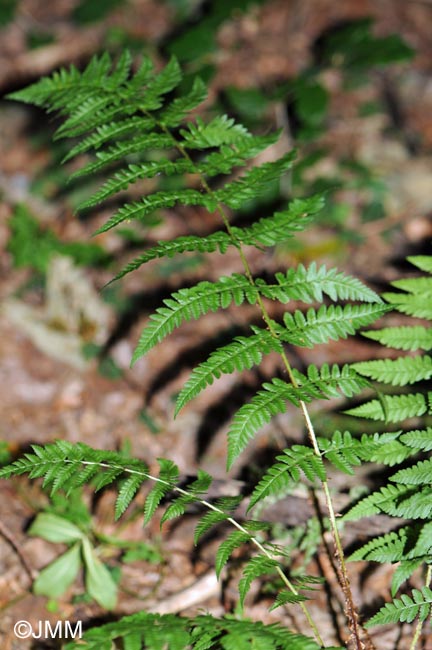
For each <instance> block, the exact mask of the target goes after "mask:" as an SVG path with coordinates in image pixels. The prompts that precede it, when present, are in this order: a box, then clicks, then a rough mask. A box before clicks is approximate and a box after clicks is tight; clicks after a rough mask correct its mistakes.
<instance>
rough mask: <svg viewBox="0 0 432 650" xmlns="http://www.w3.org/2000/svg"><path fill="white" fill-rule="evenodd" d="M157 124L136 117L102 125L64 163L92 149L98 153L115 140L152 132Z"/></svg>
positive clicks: (76, 147)
mask: <svg viewBox="0 0 432 650" xmlns="http://www.w3.org/2000/svg"><path fill="white" fill-rule="evenodd" d="M155 124H156V122H155V120H154V119H152V118H150V117H147V118H143V117H141V116H139V117H138V116H136V115H135V116H133V117H130V118H125V119H123V120H119V121H116V122H109V123H108V124H102V125H101V126H98V127H97V128H96V130H95V132H94V133H92V134H91V135H89V136H88V137H87V138H84V140H81V142H79V143H78V144H77V145H75V146H74V147H72V149H70V150H69V152H68V153H67V154H66V156H65V157H64V158H63V160H62V163H65V162H67V161H68V160H71V159H72V158H75V157H76V156H79V155H80V154H83V153H86V152H87V151H89V150H91V149H94V150H95V151H97V149H99V148H100V147H102V145H104V144H107V143H108V142H111V141H113V140H114V141H116V140H122V138H124V137H126V136H128V135H133V134H136V133H137V132H140V133H141V134H142V133H145V132H150V131H151V130H152V129H153V128H154V126H155Z"/></svg>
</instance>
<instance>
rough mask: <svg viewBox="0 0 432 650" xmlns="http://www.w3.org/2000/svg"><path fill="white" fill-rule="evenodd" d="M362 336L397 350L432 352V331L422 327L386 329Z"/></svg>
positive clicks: (371, 331)
mask: <svg viewBox="0 0 432 650" xmlns="http://www.w3.org/2000/svg"><path fill="white" fill-rule="evenodd" d="M361 335H362V336H366V337H367V338H369V339H372V340H373V341H378V342H379V343H381V344H382V345H385V346H387V347H390V348H395V349H396V350H412V351H413V352H415V351H416V350H426V351H428V350H432V329H431V328H430V327H429V328H427V327H422V326H421V325H413V326H412V327H410V326H401V327H384V328H383V329H380V330H370V331H368V332H361Z"/></svg>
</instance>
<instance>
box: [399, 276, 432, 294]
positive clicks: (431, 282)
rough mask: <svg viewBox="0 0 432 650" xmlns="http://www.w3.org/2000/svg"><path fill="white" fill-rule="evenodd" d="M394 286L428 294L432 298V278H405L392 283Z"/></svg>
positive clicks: (407, 290)
mask: <svg viewBox="0 0 432 650" xmlns="http://www.w3.org/2000/svg"><path fill="white" fill-rule="evenodd" d="M391 284H392V287H396V289H401V290H402V291H406V292H407V293H411V294H421V295H428V296H430V297H431V298H432V278H426V277H423V278H403V279H402V280H395V281H394V282H392V283H391Z"/></svg>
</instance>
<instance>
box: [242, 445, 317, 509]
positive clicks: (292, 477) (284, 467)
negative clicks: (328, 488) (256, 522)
mask: <svg viewBox="0 0 432 650" xmlns="http://www.w3.org/2000/svg"><path fill="white" fill-rule="evenodd" d="M276 461H278V462H276V463H274V464H273V465H272V466H271V467H270V468H269V469H268V470H267V471H266V473H265V474H264V476H263V477H262V479H261V480H260V482H259V483H258V485H257V486H256V487H255V489H254V491H253V492H252V494H251V497H250V502H249V506H248V511H249V510H250V509H251V508H253V507H254V506H255V505H256V504H257V503H259V502H261V501H262V500H263V499H265V498H266V497H268V496H279V495H280V494H286V492H287V490H288V489H289V488H290V487H291V486H292V485H293V484H295V483H297V482H298V480H299V478H300V473H301V472H303V473H304V475H305V476H306V478H308V479H309V480H310V481H312V482H314V481H315V480H316V479H317V478H318V479H319V480H320V481H324V480H325V479H326V472H325V469H324V465H323V462H322V459H321V458H320V457H319V456H317V454H316V453H315V452H314V450H313V449H311V448H310V447H305V446H303V445H293V446H292V447H291V448H290V449H284V450H283V455H280V456H277V457H276Z"/></svg>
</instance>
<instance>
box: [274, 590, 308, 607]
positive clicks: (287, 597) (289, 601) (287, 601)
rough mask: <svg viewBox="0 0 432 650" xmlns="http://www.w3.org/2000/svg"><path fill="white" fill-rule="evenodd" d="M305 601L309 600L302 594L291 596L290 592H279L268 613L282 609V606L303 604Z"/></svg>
mask: <svg viewBox="0 0 432 650" xmlns="http://www.w3.org/2000/svg"><path fill="white" fill-rule="evenodd" d="M307 600H309V598H308V596H305V595H304V594H293V593H292V592H291V591H281V592H279V593H278V595H277V596H276V598H275V601H274V603H273V605H272V606H271V607H270V611H271V612H272V611H273V610H274V609H276V608H277V607H283V606H284V605H293V604H295V603H304V602H306V601H307Z"/></svg>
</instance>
